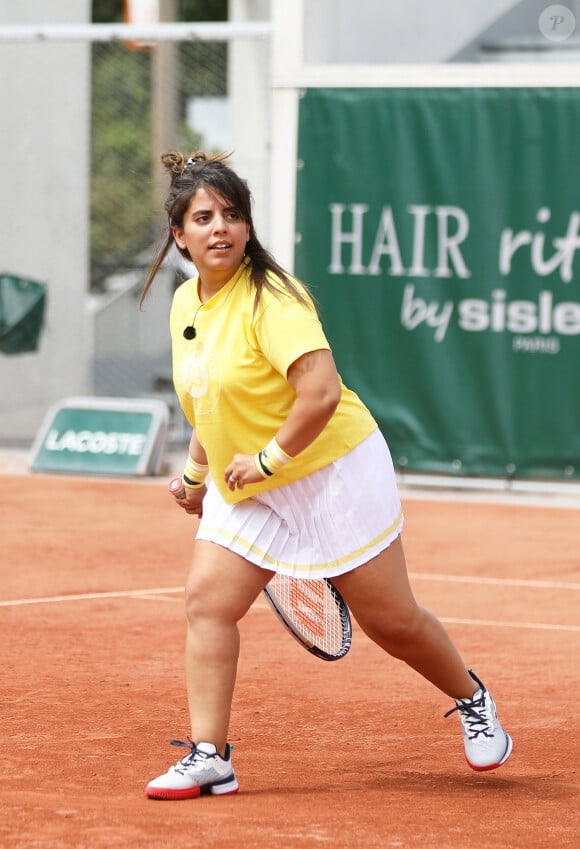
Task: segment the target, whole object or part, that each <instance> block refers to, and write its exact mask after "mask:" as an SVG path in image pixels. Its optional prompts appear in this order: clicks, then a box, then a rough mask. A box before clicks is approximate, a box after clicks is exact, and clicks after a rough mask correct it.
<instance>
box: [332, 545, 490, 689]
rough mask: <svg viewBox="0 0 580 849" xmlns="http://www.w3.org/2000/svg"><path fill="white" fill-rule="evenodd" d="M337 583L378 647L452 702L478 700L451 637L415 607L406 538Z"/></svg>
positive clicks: (340, 577)
mask: <svg viewBox="0 0 580 849" xmlns="http://www.w3.org/2000/svg"><path fill="white" fill-rule="evenodd" d="M333 583H334V584H335V585H336V587H337V589H338V590H339V591H340V592H341V593H342V595H343V596H344V598H345V601H346V602H347V603H348V605H349V607H350V609H351V611H352V614H353V616H354V617H355V619H356V620H357V622H358V623H359V625H360V626H361V628H362V629H363V631H365V633H366V634H368V636H369V637H370V638H371V639H372V640H373V642H375V643H377V645H379V646H380V647H381V648H383V649H384V650H385V651H386V652H388V653H389V654H390V655H392V656H393V657H396V658H399V659H400V660H403V661H405V663H407V664H408V665H409V666H411V667H412V668H413V669H415V670H416V671H417V672H419V673H420V674H421V675H422V676H423V677H424V678H426V679H427V680H428V681H431V683H432V684H434V685H435V686H436V687H438V688H439V689H440V690H441V691H442V692H444V693H446V694H447V695H448V696H451V698H454V699H469V698H470V697H471V696H472V695H473V693H474V692H475V690H476V685H475V682H474V680H473V679H472V678H471V676H470V675H469V673H468V671H467V669H466V667H465V665H464V664H463V661H462V660H461V657H460V656H459V653H458V651H457V649H456V648H455V646H454V645H453V643H452V642H451V639H450V637H449V635H448V634H447V631H446V630H445V628H444V627H443V625H442V624H441V623H440V622H439V620H438V619H436V617H435V616H433V614H431V613H429V611H428V610H425V609H424V608H422V607H419V606H418V605H417V602H416V601H415V598H414V596H413V592H412V590H411V586H410V584H409V579H408V576H407V567H406V563H405V555H404V552H403V545H402V542H401V538H400V537H398V538H397V539H396V540H395V541H394V542H393V543H391V545H390V546H389V547H388V548H386V549H385V550H384V551H382V552H381V553H380V554H379V555H378V556H377V557H375V558H373V559H372V560H371V561H369V563H367V564H366V565H364V566H360V567H359V568H358V569H354V570H353V571H352V572H348V573H347V574H345V575H340V576H339V577H337V578H333Z"/></svg>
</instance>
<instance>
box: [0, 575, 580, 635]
mask: <svg viewBox="0 0 580 849" xmlns="http://www.w3.org/2000/svg"><path fill="white" fill-rule="evenodd" d="M415 577H418V576H415ZM419 577H425V578H430V577H432V578H434V579H435V580H439V579H444V580H448V579H449V578H451V579H454V580H456V581H458V582H459V581H461V580H469V582H470V583H471V582H473V583H485V582H486V579H481V578H479V579H478V578H468V579H467V578H461V577H460V576H449V575H440V576H433V575H421V576H419ZM487 580H489V581H493V582H494V583H496V582H497V583H500V584H502V583H508V584H510V585H512V583H513V582H511V581H509V579H501V578H497V579H493V578H490V579H487ZM548 583H549V584H550V586H552V587H557V588H559V589H567V588H568V585H566V584H557V583H556V582H548ZM536 584H537V582H533V581H519V582H516V583H515V585H516V586H522V585H523V586H527V585H530V586H535V585H536ZM540 585H541V586H544V584H543V583H541V584H540ZM572 586H573V587H574V586H576V585H572ZM184 589H185V588H184V587H156V588H155V589H150V590H117V591H114V592H103V593H77V594H76V595H55V596H44V597H41V598H20V599H13V600H11V601H0V607H24V606H26V605H30V604H56V603H59V602H64V601H94V600H100V599H105V598H135V599H141V600H148V601H149V600H152V597H154V596H163V595H171V594H176V593H182V592H183V591H184ZM159 600H160V601H169V599H159ZM253 607H254V608H263V609H264V610H266V609H269V605H267V604H266V603H265V602H264V604H263V605H261V604H260V603H259V600H258V603H257V604H254V605H253ZM439 619H440V620H441V622H444V623H445V624H448V625H478V626H487V627H493V628H521V629H532V630H540V631H570V632H578V631H580V626H578V625H550V624H547V623H542V622H508V621H505V620H503V621H500V620H497V621H495V620H488V619H455V618H449V617H447V618H445V617H442V616H440V617H439Z"/></svg>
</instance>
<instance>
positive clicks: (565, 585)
mask: <svg viewBox="0 0 580 849" xmlns="http://www.w3.org/2000/svg"><path fill="white" fill-rule="evenodd" d="M409 578H411V579H412V580H413V579H415V580H419V581H445V582H448V583H451V584H491V585H494V586H500V587H532V588H537V587H539V588H541V589H544V590H545V589H548V590H580V584H575V583H569V582H567V581H543V580H535V579H533V578H530V579H525V578H520V579H517V578H482V577H475V576H474V577H471V576H467V575H465V576H464V575H437V574H429V572H409Z"/></svg>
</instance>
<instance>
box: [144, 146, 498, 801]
mask: <svg viewBox="0 0 580 849" xmlns="http://www.w3.org/2000/svg"><path fill="white" fill-rule="evenodd" d="M162 162H163V164H164V166H165V168H166V169H167V171H168V172H169V175H170V178H171V186H170V190H169V194H168V197H167V200H166V203H165V209H166V212H167V216H168V229H167V236H166V239H165V241H164V243H163V244H162V245H161V247H160V249H159V251H158V253H157V255H156V257H155V259H154V261H153V263H152V265H151V268H150V270H149V274H148V277H147V280H146V283H145V287H144V290H143V295H142V301H143V299H144V298H145V297H146V295H147V292H148V291H149V289H150V288H151V285H152V284H153V281H154V278H155V276H156V274H157V272H158V271H159V269H160V267H161V265H162V264H163V262H164V260H165V258H166V256H167V254H168V252H169V251H170V249H171V248H172V246H173V245H174V244H175V245H177V248H178V249H179V251H180V253H181V254H182V256H183V257H184V258H185V259H187V260H188V261H191V262H193V263H194V265H195V267H196V269H197V272H198V275H197V276H196V277H194V278H192V279H190V280H187V281H185V282H184V283H182V284H181V285H180V286H179V287H178V288H177V290H176V292H175V295H174V300H173V305H172V310H171V317H170V329H171V338H172V349H173V376H174V383H175V389H176V392H177V395H178V397H179V401H180V404H181V406H182V408H183V411H184V413H185V415H186V417H187V419H188V420H189V422H190V424H191V425H192V428H193V431H192V436H191V442H190V445H189V456H188V458H187V461H186V464H185V469H184V472H183V482H184V485H185V495H184V496H183V497H182V498H178V499H177V503H178V504H179V506H180V507H182V508H183V509H184V510H185V511H186V512H187V513H189V514H192V515H196V516H199V517H200V521H199V525H198V531H197V535H196V540H195V545H194V549H193V560H192V565H191V570H190V574H189V577H188V580H187V586H186V611H187V639H186V657H185V665H186V680H187V694H188V704H189V714H190V721H191V738H190V742H188V743H181V742H179V743H178V744H179V745H182V746H185V747H186V748H187V749H188V752H187V754H186V755H185V756H184V757H183V758H182V759H181V760H180V761H178V763H177V764H175V765H174V766H171V767H170V768H169V770H168V771H167V772H165V773H163V774H162V775H160V776H159V777H158V778H155V779H154V780H153V781H151V782H149V784H148V785H147V789H146V794H147V796H148V797H149V798H151V799H186V798H194V797H196V796H199V795H200V794H201V793H202V792H208V793H212V794H214V795H221V794H227V793H235V792H236V791H237V790H238V782H237V780H236V777H235V774H234V770H233V766H232V760H231V753H230V747H229V745H228V742H227V740H228V728H229V722H230V712H231V705H232V699H233V693H234V686H235V680H236V669H237V662H238V654H239V643H240V639H239V632H238V622H239V620H240V619H241V618H242V617H243V616H244V615H245V614H246V613H247V611H248V610H249V608H250V607H251V605H252V604H253V602H254V601H255V600H256V598H257V597H258V595H259V594H260V593H261V592H262V590H263V589H264V587H265V586H266V584H267V583H268V581H269V580H270V579H271V578H272V576H273V574H274V573H276V572H278V573H280V574H285V575H292V576H295V577H299V578H303V579H305V580H308V579H314V578H322V577H327V578H332V582H333V584H334V585H335V586H336V587H337V589H338V590H339V592H340V593H341V594H342V596H343V597H344V599H345V601H346V602H347V604H348V606H349V608H350V611H351V613H352V615H353V616H354V617H355V619H356V620H357V622H358V624H359V625H360V626H361V628H362V629H363V631H364V632H365V633H366V634H367V635H368V636H369V637H370V638H371V639H372V640H373V641H374V642H375V643H376V644H377V645H379V646H380V647H381V648H382V649H384V650H385V651H386V652H388V654H390V655H392V656H393V657H396V658H399V659H401V660H403V661H404V662H405V663H407V664H408V665H409V666H411V667H412V668H413V669H415V670H416V671H417V672H418V673H419V674H420V675H422V676H423V677H424V678H426V679H427V680H428V681H430V682H431V683H432V684H433V685H434V686H435V687H438V688H439V689H440V690H441V691H443V692H444V693H445V694H447V695H448V696H449V697H450V698H451V699H453V700H455V706H454V707H452V708H451V710H450V711H449V712H450V713H452V712H457V714H458V716H459V719H460V720H461V728H462V732H463V743H464V751H465V757H466V759H467V762H468V764H469V765H470V766H471V767H472V768H473V769H475V770H490V769H494V768H496V767H498V766H500V765H501V764H503V763H504V762H505V761H506V760H507V758H508V757H509V754H510V752H511V747H512V742H511V739H510V737H509V735H508V734H507V733H506V731H504V729H503V728H502V726H501V724H500V723H499V721H498V718H497V714H496V709H495V704H494V702H493V699H492V697H491V695H490V694H489V692H488V690H487V689H486V687H485V686H484V685H483V683H482V682H481V681H480V680H479V678H477V676H476V675H475V674H474V673H473V672H472V671H471V670H468V669H467V668H466V667H465V665H464V664H463V662H462V660H461V657H460V656H459V654H458V652H457V650H456V648H455V647H454V645H453V643H452V642H451V640H450V638H449V636H448V634H447V633H446V631H445V629H444V628H443V626H442V625H441V623H440V622H439V621H438V620H437V619H436V618H435V617H434V616H433V615H432V614H431V613H429V612H428V611H427V610H425V609H423V608H421V607H419V606H418V605H417V603H416V601H415V599H414V597H413V593H412V590H411V587H410V585H409V580H408V577H407V570H406V565H405V557H404V553H403V545H402V542H401V531H402V527H403V514H402V510H401V502H400V498H399V495H398V492H397V486H396V480H395V474H394V469H393V463H392V460H391V456H390V453H389V449H388V447H387V444H386V442H385V440H384V438H383V436H382V434H381V432H380V430H379V428H378V426H377V423H376V422H375V420H374V419H373V417H372V415H371V414H370V412H369V411H368V409H367V408H366V407H365V405H364V404H363V403H362V401H361V400H360V399H359V398H358V396H357V395H356V394H355V393H354V392H352V391H351V390H350V389H348V388H347V387H345V386H344V384H343V383H342V381H341V378H340V376H339V375H338V373H337V371H336V367H335V364H334V360H333V356H332V352H331V350H330V347H329V344H328V342H327V340H326V337H325V335H324V331H323V329H322V327H321V324H320V321H319V318H318V315H317V312H316V309H315V306H314V304H313V301H312V298H311V297H310V295H309V293H308V291H307V289H306V287H305V286H304V284H302V283H301V282H299V281H297V280H296V279H294V278H293V277H291V276H290V275H289V274H288V273H286V272H285V271H284V269H282V268H281V267H280V266H279V265H278V263H277V262H276V261H275V260H274V258H273V257H272V256H271V255H270V254H269V253H268V252H267V251H266V250H265V249H264V248H263V247H262V245H261V244H260V242H259V240H258V238H257V235H256V232H255V230H254V226H253V222H252V213H251V195H250V191H249V189H248V186H247V184H246V182H245V181H244V180H243V179H241V178H240V177H239V176H238V175H237V174H236V173H235V171H234V170H233V169H232V168H231V167H230V166H229V165H228V164H227V160H226V158H225V157H223V156H218V157H209V156H206V155H205V154H203V153H196V154H193V155H192V156H191V157H189V158H188V159H186V158H185V157H184V156H183V155H181V154H180V153H168V154H165V155H164V156H163V157H162Z"/></svg>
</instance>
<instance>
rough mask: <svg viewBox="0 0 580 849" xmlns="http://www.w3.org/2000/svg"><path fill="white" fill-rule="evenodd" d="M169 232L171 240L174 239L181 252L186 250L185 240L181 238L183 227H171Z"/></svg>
mask: <svg viewBox="0 0 580 849" xmlns="http://www.w3.org/2000/svg"><path fill="white" fill-rule="evenodd" d="M171 232H172V233H173V238H174V239H175V244H176V245H177V247H178V248H181V250H182V251H184V250H186V249H187V245H186V244H185V239H184V237H183V227H172V228H171Z"/></svg>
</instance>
